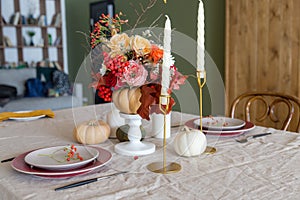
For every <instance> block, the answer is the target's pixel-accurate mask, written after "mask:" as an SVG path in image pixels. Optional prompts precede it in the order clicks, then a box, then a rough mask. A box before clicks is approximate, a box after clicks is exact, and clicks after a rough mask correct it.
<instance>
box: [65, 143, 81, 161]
mask: <svg viewBox="0 0 300 200" xmlns="http://www.w3.org/2000/svg"><path fill="white" fill-rule="evenodd" d="M64 151H66V152H67V155H66V161H70V160H78V159H79V160H83V158H82V157H81V156H80V155H79V153H76V151H77V148H76V147H75V146H74V144H72V145H71V146H68V147H65V148H64Z"/></svg>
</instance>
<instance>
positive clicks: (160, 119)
mask: <svg viewBox="0 0 300 200" xmlns="http://www.w3.org/2000/svg"><path fill="white" fill-rule="evenodd" d="M151 121H152V136H153V137H155V138H159V139H163V138H164V115H163V114H156V113H153V114H152V115H151ZM170 136H171V112H170V113H169V114H166V138H170Z"/></svg>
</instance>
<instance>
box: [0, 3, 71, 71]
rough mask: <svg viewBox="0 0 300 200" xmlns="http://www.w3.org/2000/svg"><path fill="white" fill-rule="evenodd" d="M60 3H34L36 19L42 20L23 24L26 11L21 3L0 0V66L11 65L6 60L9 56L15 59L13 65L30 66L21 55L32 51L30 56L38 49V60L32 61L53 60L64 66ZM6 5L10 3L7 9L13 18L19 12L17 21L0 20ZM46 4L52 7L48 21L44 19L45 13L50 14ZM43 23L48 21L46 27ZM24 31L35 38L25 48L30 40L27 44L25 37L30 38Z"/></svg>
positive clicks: (23, 55)
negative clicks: (26, 64)
mask: <svg viewBox="0 0 300 200" xmlns="http://www.w3.org/2000/svg"><path fill="white" fill-rule="evenodd" d="M61 1H62V0H36V4H37V5H36V9H37V10H38V15H39V18H40V19H45V20H41V21H40V20H39V19H38V18H37V17H36V19H35V24H27V22H28V19H27V18H24V17H25V16H26V17H27V16H28V13H26V11H24V10H26V8H25V6H24V1H23V0H13V1H12V2H8V1H6V0H5V1H4V0H0V8H1V9H0V65H4V64H5V63H7V62H11V60H9V58H8V57H9V56H12V57H14V58H17V60H16V61H15V62H17V63H18V62H19V63H24V62H28V63H30V62H32V60H31V58H30V59H29V60H27V59H28V58H27V57H28V56H27V55H26V54H25V53H26V52H28V51H33V52H32V53H31V54H34V53H36V51H37V50H38V51H40V53H39V54H40V55H41V56H40V57H41V58H40V60H36V61H35V62H38V61H41V60H50V61H56V62H58V63H59V64H60V65H61V66H62V67H65V66H64V56H63V53H64V52H63V50H62V49H63V48H64V47H63V45H64V42H63V39H65V38H64V37H63V31H62V13H61V12H62V8H61V6H62V5H61ZM26 2H27V1H26ZM9 3H12V4H13V6H11V7H13V10H12V11H11V15H13V14H14V15H15V16H17V14H16V13H19V14H18V15H19V18H18V17H17V18H15V19H14V18H12V19H8V17H9V18H11V17H10V16H5V19H4V17H3V14H4V11H5V10H3V8H6V7H7V5H6V4H9ZM49 5H52V7H53V9H52V12H53V17H52V19H51V20H49V17H48V20H47V14H48V16H49V13H47V12H50V11H49V8H48V7H47V6H49ZM52 7H51V8H52ZM27 10H28V9H27ZM6 14H7V13H6ZM42 17H44V18H42ZM24 19H25V20H24ZM9 21H10V22H14V24H11V23H9ZM46 21H49V24H47V22H46ZM50 22H51V23H50ZM23 23H24V24H23ZM41 24H42V25H41ZM43 24H45V25H43ZM6 31H7V32H6ZM9 31H10V32H13V34H9V33H10V32H9ZM28 31H34V32H35V36H33V38H35V37H36V38H35V40H36V41H35V44H34V45H35V46H29V42H30V40H29V42H28V38H30V37H29V35H28ZM26 39H27V41H26ZM14 49H15V50H14ZM8 51H9V52H8ZM12 54H14V55H12ZM27 54H30V53H27ZM31 57H32V56H31Z"/></svg>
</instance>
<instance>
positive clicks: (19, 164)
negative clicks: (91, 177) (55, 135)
mask: <svg viewBox="0 0 300 200" xmlns="http://www.w3.org/2000/svg"><path fill="white" fill-rule="evenodd" d="M92 148H95V149H97V150H98V152H99V155H98V157H97V159H96V160H95V161H94V162H90V163H88V164H86V165H85V166H83V167H81V168H78V169H72V170H63V171H53V170H47V169H41V168H37V167H33V168H31V166H30V165H28V164H26V162H25V161H24V158H25V157H26V155H27V154H29V153H30V152H32V151H29V152H26V153H23V154H21V155H19V156H17V157H16V158H15V159H14V160H13V161H12V163H11V166H12V168H13V169H15V170H16V171H18V172H21V173H25V174H31V175H37V176H42V177H45V178H53V179H56V178H69V177H73V176H78V175H81V174H84V173H88V172H91V171H93V170H95V169H98V168H100V167H102V166H104V165H106V164H107V163H109V162H110V160H111V158H112V154H111V153H110V152H109V151H107V150H105V149H102V148H99V147H92Z"/></svg>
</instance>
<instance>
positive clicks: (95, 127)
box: [73, 120, 110, 144]
mask: <svg viewBox="0 0 300 200" xmlns="http://www.w3.org/2000/svg"><path fill="white" fill-rule="evenodd" d="M73 134H74V137H75V139H76V140H77V141H78V142H79V143H82V144H99V143H101V142H104V141H106V140H107V139H108V137H109V134H110V127H109V125H108V124H107V123H106V122H104V121H102V120H99V121H97V120H90V121H86V122H83V123H82V124H80V125H79V126H77V127H75V128H74V131H73Z"/></svg>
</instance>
